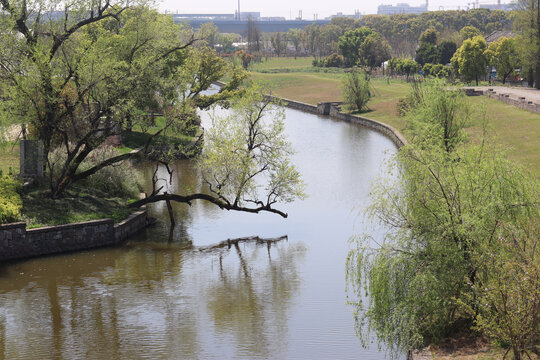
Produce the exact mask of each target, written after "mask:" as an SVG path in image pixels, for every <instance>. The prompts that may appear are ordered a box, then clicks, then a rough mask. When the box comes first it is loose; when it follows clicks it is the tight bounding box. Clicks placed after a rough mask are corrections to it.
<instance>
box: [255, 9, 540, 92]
mask: <svg viewBox="0 0 540 360" xmlns="http://www.w3.org/2000/svg"><path fill="white" fill-rule="evenodd" d="M538 5H539V4H538V1H534V0H521V1H520V2H518V6H517V8H518V10H515V11H512V12H502V11H498V10H495V11H490V10H488V9H474V10H469V11H434V12H426V13H424V14H420V15H403V14H401V15H392V16H386V15H368V16H364V17H363V18H362V19H361V20H354V19H350V18H334V19H332V21H331V23H330V24H328V25H324V26H318V25H316V24H311V25H309V26H307V27H306V28H305V29H304V30H300V29H291V30H290V31H289V32H288V33H287V34H280V33H277V34H273V35H272V36H271V37H270V38H269V39H268V40H267V41H266V42H262V43H267V44H269V46H270V47H271V48H272V49H273V50H272V51H273V52H274V53H276V54H278V55H281V54H283V53H284V52H285V51H286V49H287V44H288V43H290V44H292V46H293V47H294V49H295V54H299V53H304V54H310V55H312V56H314V57H315V63H316V64H318V65H323V66H335V65H338V66H341V65H345V66H352V65H361V66H365V67H373V66H378V65H379V64H380V63H382V62H383V61H385V60H387V59H388V58H389V57H390V56H389V55H393V56H398V57H405V58H406V57H411V56H414V57H415V60H416V62H417V63H418V64H420V66H424V65H425V64H433V65H436V64H442V65H446V64H448V63H450V62H452V63H453V64H454V70H455V72H456V73H457V74H461V75H463V76H464V77H465V78H466V79H467V81H470V80H475V79H476V78H477V77H478V76H480V75H483V74H485V73H486V68H482V69H480V68H481V65H482V66H484V67H487V65H488V64H490V65H492V66H494V67H495V68H496V70H497V73H498V76H499V77H500V78H501V79H502V81H503V82H506V79H507V78H508V76H509V75H510V74H511V73H512V71H513V70H510V68H509V67H514V69H517V68H521V75H522V76H523V77H525V78H527V80H528V81H529V85H530V86H533V84H534V83H535V79H536V77H539V78H540V29H539V28H538V26H539V25H538V24H540V21H539V20H540V18H539V16H540V15H538V14H539V12H538V11H537V9H538ZM249 28H256V24H255V23H253V24H252V25H251V27H249ZM512 28H513V29H514V30H515V31H516V32H517V33H518V34H519V36H517V37H516V38H515V39H506V40H504V41H503V43H502V44H501V43H499V42H498V44H497V46H493V47H492V48H491V49H490V50H489V51H487V50H488V49H487V44H486V47H485V48H484V49H483V50H482V51H483V52H485V53H484V54H483V55H482V58H481V59H480V61H477V60H478V59H477V57H476V58H475V60H472V61H469V60H466V58H467V56H468V55H470V54H472V53H473V52H475V51H476V50H474V51H473V49H476V48H478V49H480V48H483V47H484V46H483V44H482V43H481V41H480V40H478V39H476V40H473V39H474V38H475V37H476V36H482V34H484V35H487V34H488V33H490V32H491V31H493V30H510V29H512ZM250 34H255V35H250ZM261 36H262V35H261V34H260V32H258V31H255V30H250V31H248V41H249V44H250V49H251V50H252V51H260V50H261V49H262V47H261V39H262V38H261ZM458 48H459V49H460V51H458V52H457V54H456V50H458ZM479 51H480V50H478V51H476V52H479ZM455 54H456V57H455V59H454V61H452V57H453V56H454V55H455ZM330 55H331V58H330V57H329V56H330ZM339 56H343V59H341V58H339ZM323 57H328V58H327V59H324V60H323V59H322V58H323ZM341 60H343V61H341ZM518 60H520V61H518ZM467 63H470V64H471V65H472V64H474V66H468V65H467ZM537 67H538V70H539V71H537ZM536 84H537V86H538V87H540V81H536Z"/></svg>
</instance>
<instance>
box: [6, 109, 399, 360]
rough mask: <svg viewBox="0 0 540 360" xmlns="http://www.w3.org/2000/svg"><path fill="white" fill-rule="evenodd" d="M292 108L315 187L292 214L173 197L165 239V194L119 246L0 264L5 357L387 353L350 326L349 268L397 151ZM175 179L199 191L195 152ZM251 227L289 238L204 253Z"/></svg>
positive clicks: (293, 127)
mask: <svg viewBox="0 0 540 360" xmlns="http://www.w3.org/2000/svg"><path fill="white" fill-rule="evenodd" d="M203 115H205V114H203ZM286 115H287V119H286V122H285V123H286V132H287V134H288V136H289V139H290V140H291V142H292V144H293V147H294V148H295V150H296V151H297V153H296V154H295V155H294V158H293V160H294V163H295V164H296V165H297V167H298V169H299V170H300V172H301V173H302V175H303V178H304V180H305V182H306V183H307V193H308V195H309V198H307V199H306V200H304V201H297V202H295V203H292V204H288V205H286V206H282V207H281V208H282V209H284V210H285V211H286V212H288V213H289V218H288V219H281V218H280V217H279V216H277V215H274V214H259V215H254V214H245V213H234V212H227V211H222V210H219V209H217V208H215V207H213V206H212V205H208V204H204V203H196V204H194V205H193V206H192V207H191V208H189V207H187V206H186V205H175V208H176V209H175V213H176V217H177V226H176V228H175V230H174V240H173V241H172V242H170V241H169V240H168V238H169V236H168V235H169V231H168V228H167V221H168V220H167V219H168V215H167V212H166V208H165V206H164V204H156V205H155V206H154V207H153V208H151V209H150V210H151V215H153V216H155V217H158V218H159V219H163V220H160V221H159V222H158V224H157V226H155V227H152V228H149V229H147V230H146V231H145V232H144V233H142V234H140V236H138V237H136V238H135V239H131V240H130V241H129V242H128V243H126V244H125V245H123V246H121V247H118V248H107V249H100V250H95V251H89V252H82V253H75V254H67V255H60V256H52V257H46V258H38V259H32V260H28V261H22V262H17V263H12V264H8V265H3V266H1V267H0V359H3V358H5V359H60V358H62V359H139V358H141V359H143V358H144V359H384V358H385V354H384V352H380V351H378V350H377V347H376V345H372V346H371V347H370V348H368V349H364V348H362V346H361V344H360V341H359V340H358V339H357V337H356V336H355V332H354V321H353V316H352V308H351V307H350V306H348V305H346V293H345V275H344V273H345V271H344V269H345V257H346V254H347V251H348V248H349V244H348V239H349V238H350V236H351V235H352V234H355V233H362V232H364V231H365V226H367V224H365V223H364V221H363V218H362V216H361V213H362V209H363V208H364V207H365V206H366V203H367V196H368V193H369V189H370V184H371V183H372V181H374V180H375V179H376V177H377V175H378V174H380V173H381V166H383V165H382V164H383V163H384V160H385V159H387V158H388V157H389V156H391V154H393V153H395V152H396V147H395V146H394V145H393V143H392V142H391V141H390V140H388V139H387V138H385V137H384V136H383V135H380V134H379V133H376V132H374V131H371V130H368V129H365V128H362V127H359V126H356V125H354V124H349V123H343V122H337V121H334V120H331V119H329V118H326V117H318V116H316V115H312V114H306V113H302V112H299V111H296V110H291V109H287V110H286ZM205 117H207V115H205ZM152 170H153V169H151V168H150V167H148V168H146V169H144V173H145V176H146V178H147V179H148V178H151V176H152ZM162 170H163V169H162ZM160 176H162V177H166V173H165V171H161V172H160ZM171 187H172V188H173V189H170V190H175V189H179V188H182V187H188V188H191V189H197V188H198V187H200V184H199V182H198V180H197V178H196V176H195V174H194V173H193V171H192V164H191V163H190V162H189V161H182V162H179V163H178V164H177V167H176V172H175V173H174V179H173V184H172V185H171ZM170 190H169V191H170ZM370 229H371V227H370ZM369 231H375V232H377V231H378V230H377V229H374V230H373V229H371V230H369ZM252 235H258V236H260V237H270V238H274V237H279V236H282V235H287V236H288V240H282V241H278V242H275V243H272V244H270V245H268V244H257V243H253V242H251V243H240V244H239V245H238V246H231V247H227V246H226V247H219V248H213V249H206V250H204V251H201V249H200V247H202V246H208V245H211V244H217V243H219V242H221V241H223V240H227V239H229V238H230V239H232V238H239V237H246V236H252Z"/></svg>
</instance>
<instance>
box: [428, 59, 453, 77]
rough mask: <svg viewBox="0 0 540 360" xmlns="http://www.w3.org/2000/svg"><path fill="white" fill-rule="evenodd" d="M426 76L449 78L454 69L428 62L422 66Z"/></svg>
mask: <svg viewBox="0 0 540 360" xmlns="http://www.w3.org/2000/svg"><path fill="white" fill-rule="evenodd" d="M422 71H423V72H424V76H433V77H437V78H440V79H442V78H448V77H450V75H451V74H452V70H451V69H450V68H449V67H447V66H444V65H442V64H430V63H427V64H425V65H424V67H423V68H422Z"/></svg>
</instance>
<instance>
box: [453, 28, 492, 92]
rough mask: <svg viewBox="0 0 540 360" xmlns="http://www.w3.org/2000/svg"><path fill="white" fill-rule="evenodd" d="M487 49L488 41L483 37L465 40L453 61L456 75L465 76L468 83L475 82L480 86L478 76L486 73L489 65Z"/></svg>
mask: <svg viewBox="0 0 540 360" xmlns="http://www.w3.org/2000/svg"><path fill="white" fill-rule="evenodd" d="M486 49H487V44H486V40H484V38H483V37H482V36H475V37H473V38H472V39H467V40H465V41H464V42H463V45H461V47H460V48H459V49H457V51H456V53H455V54H454V56H453V57H452V59H451V61H452V65H453V66H454V69H455V71H456V73H459V74H461V75H463V76H464V77H465V80H466V81H471V80H475V81H476V85H478V76H480V75H483V74H485V73H486V66H487V64H488V61H487V56H486V53H485V51H486Z"/></svg>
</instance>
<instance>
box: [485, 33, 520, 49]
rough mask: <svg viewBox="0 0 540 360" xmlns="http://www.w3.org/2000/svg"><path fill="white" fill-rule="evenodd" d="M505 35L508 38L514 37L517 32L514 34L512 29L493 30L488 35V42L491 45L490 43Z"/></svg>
mask: <svg viewBox="0 0 540 360" xmlns="http://www.w3.org/2000/svg"><path fill="white" fill-rule="evenodd" d="M503 36H504V37H507V38H512V37H514V36H516V34H514V33H513V32H511V31H499V30H497V31H493V32H492V33H491V34H489V35H488V36H486V42H487V44H488V45H489V44H491V43H493V42H495V41H497V40H499V39H500V38H502V37H503Z"/></svg>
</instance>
